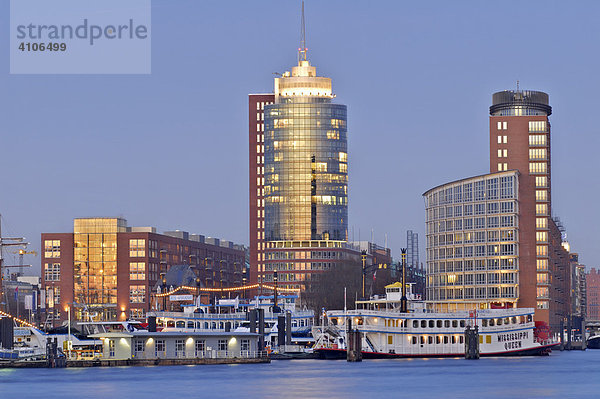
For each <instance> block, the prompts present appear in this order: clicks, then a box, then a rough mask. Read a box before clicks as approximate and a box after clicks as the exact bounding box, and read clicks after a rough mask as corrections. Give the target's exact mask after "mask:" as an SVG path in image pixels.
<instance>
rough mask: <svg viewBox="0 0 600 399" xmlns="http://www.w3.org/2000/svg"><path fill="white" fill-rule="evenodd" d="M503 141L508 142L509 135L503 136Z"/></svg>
mask: <svg viewBox="0 0 600 399" xmlns="http://www.w3.org/2000/svg"><path fill="white" fill-rule="evenodd" d="M502 143H504V144H507V143H508V136H502Z"/></svg>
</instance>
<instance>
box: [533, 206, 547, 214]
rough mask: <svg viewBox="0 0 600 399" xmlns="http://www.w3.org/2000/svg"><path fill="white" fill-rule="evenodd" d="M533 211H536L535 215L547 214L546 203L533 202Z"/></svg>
mask: <svg viewBox="0 0 600 399" xmlns="http://www.w3.org/2000/svg"><path fill="white" fill-rule="evenodd" d="M535 213H536V215H547V214H548V205H547V204H535Z"/></svg>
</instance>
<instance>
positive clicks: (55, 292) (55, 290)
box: [46, 287, 60, 308]
mask: <svg viewBox="0 0 600 399" xmlns="http://www.w3.org/2000/svg"><path fill="white" fill-rule="evenodd" d="M46 301H47V303H48V307H49V308H53V307H54V305H58V304H60V287H46Z"/></svg>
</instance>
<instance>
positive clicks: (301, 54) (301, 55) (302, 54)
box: [298, 1, 308, 64]
mask: <svg viewBox="0 0 600 399" xmlns="http://www.w3.org/2000/svg"><path fill="white" fill-rule="evenodd" d="M307 51H308V49H307V48H306V22H305V20H304V1H302V20H301V22H300V47H299V48H298V64H300V62H301V61H308V58H307V54H306V53H307Z"/></svg>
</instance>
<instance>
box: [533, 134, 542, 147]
mask: <svg viewBox="0 0 600 399" xmlns="http://www.w3.org/2000/svg"><path fill="white" fill-rule="evenodd" d="M529 145H530V146H545V145H546V135H545V134H531V135H529Z"/></svg>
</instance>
